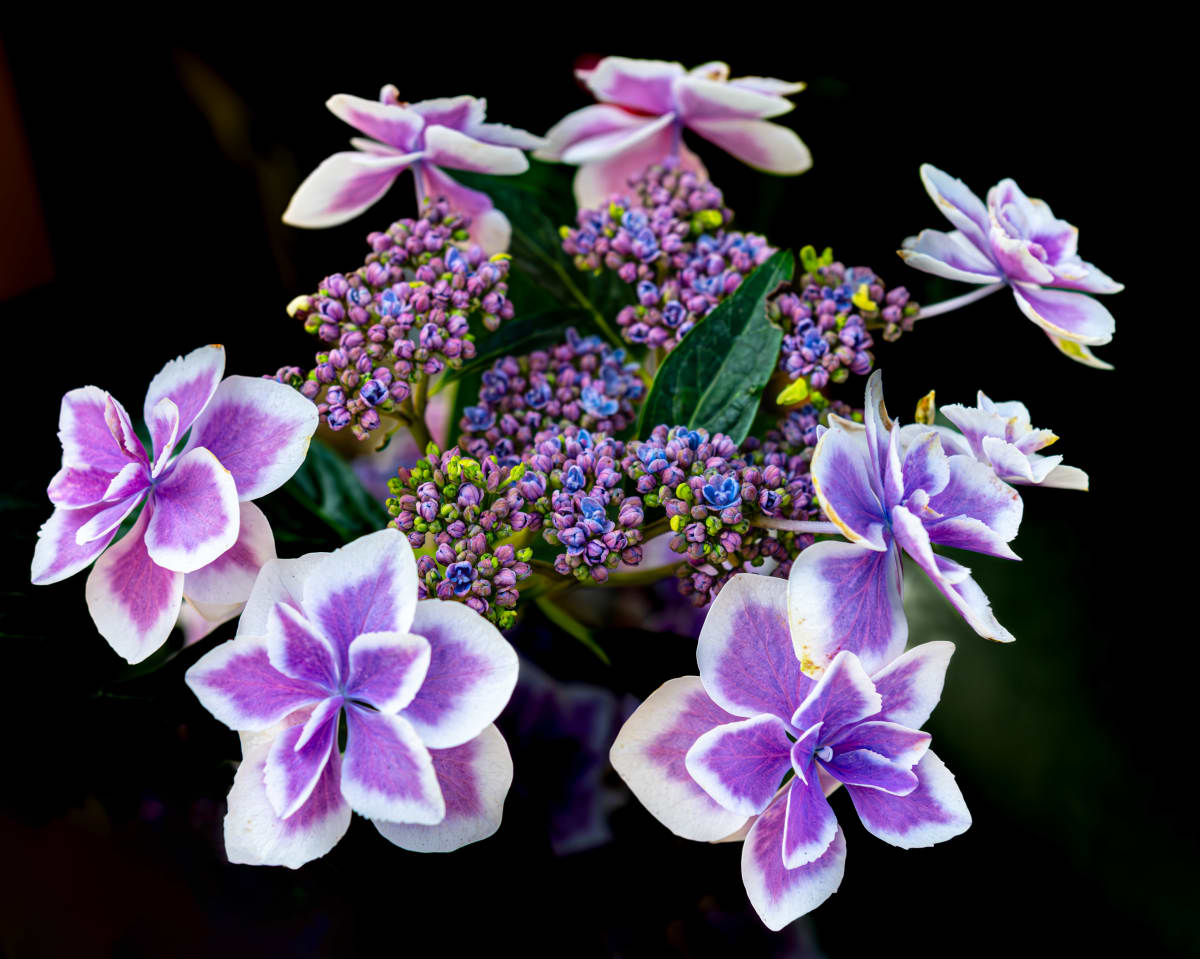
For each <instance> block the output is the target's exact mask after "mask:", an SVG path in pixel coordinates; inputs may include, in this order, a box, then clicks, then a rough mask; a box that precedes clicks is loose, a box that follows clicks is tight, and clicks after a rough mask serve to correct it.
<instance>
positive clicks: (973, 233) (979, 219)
mask: <svg viewBox="0 0 1200 959" xmlns="http://www.w3.org/2000/svg"><path fill="white" fill-rule="evenodd" d="M921 182H922V183H923V184H924V185H925V192H926V193H928V194H929V196H930V198H931V199H932V200H933V202H934V203H936V204H937V208H938V210H939V211H940V212H941V214H942V216H944V217H945V218H946V219H947V220H949V221H950V222H951V223H953V224H954V227H955V229H957V230H960V231H961V232H962V234H963V235H964V236H965V237H966V238H967V239H968V240H970V241H971V242H972V243H973V244H975V246H977V247H978V248H979V249H980V251H981V252H985V253H987V252H988V251H989V250H990V247H989V245H988V241H987V236H988V231H989V230H990V229H991V223H990V221H989V220H988V210H987V207H986V206H984V203H983V201H982V200H981V199H979V197H977V196H976V195H975V194H974V193H972V192H971V190H970V188H969V187H967V185H966V184H965V183H963V181H962V180H959V179H956V178H955V177H952V176H950V175H949V174H948V173H943V172H942V171H941V170H939V169H938V168H937V167H935V166H933V165H932V164H930V163H922V164H921Z"/></svg>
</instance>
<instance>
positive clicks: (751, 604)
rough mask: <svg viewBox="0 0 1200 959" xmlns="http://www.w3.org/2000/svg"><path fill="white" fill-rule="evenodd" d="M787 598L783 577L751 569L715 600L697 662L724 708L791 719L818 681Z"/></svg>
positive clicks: (742, 713)
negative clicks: (799, 644) (804, 666)
mask: <svg viewBox="0 0 1200 959" xmlns="http://www.w3.org/2000/svg"><path fill="white" fill-rule="evenodd" d="M787 603H788V587H787V584H786V583H785V582H783V580H780V579H777V578H774V577H770V576H755V575H749V574H739V575H736V576H734V577H733V578H732V579H730V580H729V582H728V583H726V584H725V587H724V588H723V589H722V590H721V592H720V593H718V594H717V598H716V599H715V600H713V604H712V606H711V607H710V608H709V611H708V615H707V617H705V620H704V626H703V627H702V628H701V630H700V638H699V641H698V642H697V645H696V662H697V663H698V665H699V667H700V676H701V679H702V680H703V682H704V688H705V690H706V691H707V692H708V694H709V695H710V696H711V697H712V699H713V702H715V703H717V704H718V705H719V706H720V707H721V708H722V709H725V710H728V711H729V712H730V713H732V714H734V715H736V716H756V715H758V714H760V713H769V714H771V715H773V716H777V717H779V718H780V719H783V720H785V721H786V720H788V719H790V718H791V716H792V713H794V712H795V711H796V706H797V705H798V704H799V703H800V701H801V700H802V699H803V698H804V696H805V695H806V694H807V692H808V689H809V687H810V686H811V685H812V681H811V680H809V679H808V678H807V677H806V676H805V675H804V674H803V673H801V672H800V662H799V661H798V660H797V659H796V654H795V651H794V650H793V648H792V641H791V634H790V633H789V631H788V610H787ZM778 786H779V783H778V782H776V783H775V787H776V788H777V787H778ZM755 811H756V812H757V811H758V810H755Z"/></svg>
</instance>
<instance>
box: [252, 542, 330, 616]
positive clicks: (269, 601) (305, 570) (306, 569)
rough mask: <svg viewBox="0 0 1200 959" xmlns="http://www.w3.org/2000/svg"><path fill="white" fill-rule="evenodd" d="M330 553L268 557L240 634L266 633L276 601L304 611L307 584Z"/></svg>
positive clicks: (260, 572)
mask: <svg viewBox="0 0 1200 959" xmlns="http://www.w3.org/2000/svg"><path fill="white" fill-rule="evenodd" d="M328 555H329V554H328V553H305V554H304V555H303V556H301V557H299V558H297V559H272V560H268V561H267V562H266V563H265V564H264V565H263V568H262V569H261V570H259V573H258V577H257V578H256V579H255V580H254V585H253V587H252V589H251V590H250V598H249V599H247V600H246V608H245V609H244V610H243V611H242V615H241V618H240V619H239V620H238V629H237V633H238V635H239V636H266V635H267V623H268V622H269V620H270V617H271V611H272V610H273V609H274V607H275V604H276V603H283V604H285V605H287V606H291V607H292V608H293V609H297V610H302V609H303V605H302V604H303V598H304V583H305V581H306V580H307V579H308V578H309V576H311V575H312V574H313V572H314V571H315V570H316V569H317V567H318V566H319V565H320V564H321V561H322V560H324V559H325V557H326V556H328Z"/></svg>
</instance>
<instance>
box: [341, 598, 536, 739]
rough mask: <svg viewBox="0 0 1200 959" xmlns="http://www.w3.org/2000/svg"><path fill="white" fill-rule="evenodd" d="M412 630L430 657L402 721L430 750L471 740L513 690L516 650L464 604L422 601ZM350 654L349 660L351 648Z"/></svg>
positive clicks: (497, 711)
mask: <svg viewBox="0 0 1200 959" xmlns="http://www.w3.org/2000/svg"><path fill="white" fill-rule="evenodd" d="M410 629H411V631H412V632H413V633H415V634H417V635H418V636H423V637H424V638H425V639H426V640H427V641H428V643H429V647H430V651H431V655H430V658H429V661H428V662H429V667H428V669H427V671H426V672H425V675H424V679H423V681H422V683H421V684H420V688H419V689H418V690H417V692H416V696H415V697H414V698H412V701H411V702H409V703H407V704H406V708H405V709H404V712H403V716H404V718H405V719H406V720H408V722H410V723H411V724H412V726H413V728H414V729H415V730H416V731H417V734H418V735H419V736H420V737H421V741H422V742H424V743H425V745H426V746H429V747H430V748H434V749H448V748H450V747H453V746H459V745H461V744H463V743H465V742H467V741H468V740H470V739H474V738H475V737H476V736H477V735H479V733H480V732H481V731H482V730H483V729H486V728H487V727H488V726H489V725H490V724H491V723H492V721H493V720H495V718H496V717H497V716H499V715H500V712H501V710H503V709H504V707H505V706H506V705H507V704H508V700H509V698H510V697H511V696H512V692H513V689H515V688H516V685H517V670H518V664H517V653H516V651H515V650H514V649H513V648H512V646H511V645H510V644H509V642H508V640H506V639H505V638H504V637H503V636H501V635H500V631H499V630H497V629H496V627H495V626H493V625H492V624H491V623H489V622H488V621H487V620H486V619H484V618H483V617H482V616H480V615H479V614H478V613H476V612H475V611H474V610H472V609H470V608H469V607H467V606H464V605H463V604H462V603H452V602H445V601H443V600H440V599H425V600H421V601H420V602H419V603H417V605H416V611H415V613H414V615H413V621H412V626H411V627H410ZM356 645H357V644H356ZM350 655H351V659H353V657H354V647H353V646H352V647H351V649H350ZM379 708H381V709H382V708H383V707H382V706H380V707H379Z"/></svg>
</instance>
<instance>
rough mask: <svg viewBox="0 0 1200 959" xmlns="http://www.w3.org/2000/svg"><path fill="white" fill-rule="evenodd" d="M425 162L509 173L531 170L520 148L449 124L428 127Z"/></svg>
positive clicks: (455, 168)
mask: <svg viewBox="0 0 1200 959" xmlns="http://www.w3.org/2000/svg"><path fill="white" fill-rule="evenodd" d="M425 162H426V163H430V164H433V165H434V166H444V167H449V168H450V169H452V170H470V171H472V172H474V173H496V174H506V175H507V174H512V173H524V172H525V171H526V170H528V169H529V161H528V160H527V159H526V158H525V154H524V153H522V152H521V151H520V150H518V149H517V148H516V147H504V146H496V145H495V144H492V143H484V142H483V141H482V140H475V139H472V138H471V137H470V136H468V135H467V134H466V133H460V132H459V131H458V130H452V129H450V128H449V127H428V128H427V129H426V130H425Z"/></svg>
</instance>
